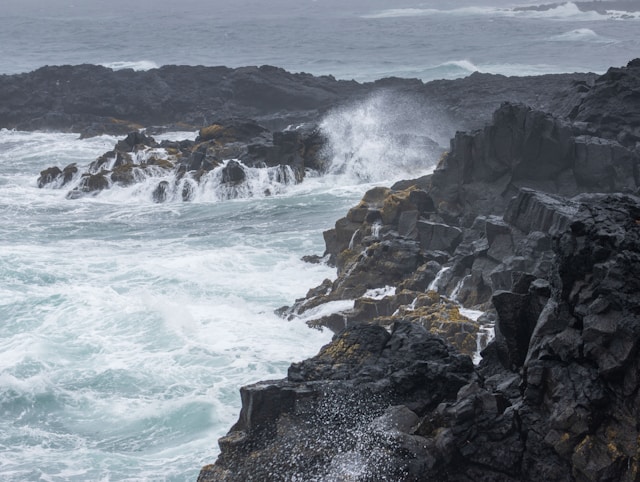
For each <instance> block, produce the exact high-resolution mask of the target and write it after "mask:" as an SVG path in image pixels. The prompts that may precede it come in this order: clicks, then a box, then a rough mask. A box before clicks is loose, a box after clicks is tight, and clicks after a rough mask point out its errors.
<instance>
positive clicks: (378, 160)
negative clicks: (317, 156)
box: [320, 91, 451, 182]
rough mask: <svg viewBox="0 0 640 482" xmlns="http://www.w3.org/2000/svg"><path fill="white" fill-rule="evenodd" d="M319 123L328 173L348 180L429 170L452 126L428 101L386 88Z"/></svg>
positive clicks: (382, 178) (381, 178) (404, 175)
mask: <svg viewBox="0 0 640 482" xmlns="http://www.w3.org/2000/svg"><path fill="white" fill-rule="evenodd" d="M320 128H321V130H322V132H323V133H324V135H325V136H326V138H327V141H328V142H327V147H326V151H325V152H326V153H327V157H328V158H329V159H331V164H330V167H329V168H328V174H332V175H336V176H341V177H343V178H345V179H347V180H349V181H352V182H380V181H387V182H388V181H394V180H398V179H402V178H407V177H416V176H419V175H423V174H426V173H429V172H431V171H432V170H433V168H434V166H435V164H436V162H437V160H438V158H439V156H440V154H441V153H442V151H443V148H442V147H441V146H440V144H439V143H442V145H444V144H445V143H446V142H448V139H449V137H450V134H451V132H450V129H448V128H447V127H446V126H445V125H444V123H442V122H440V121H439V120H438V119H436V116H435V115H434V114H432V113H431V112H430V110H429V109H428V106H424V105H420V104H419V103H417V102H416V100H415V99H413V98H411V96H406V95H399V94H397V93H393V92H390V91H387V92H380V93H377V94H375V95H372V96H371V97H369V98H368V99H366V100H364V101H361V102H358V103H356V104H353V105H351V106H348V107H343V108H339V109H336V110H334V111H332V112H331V113H329V114H328V115H327V116H326V117H325V118H324V120H323V121H322V123H321V124H320Z"/></svg>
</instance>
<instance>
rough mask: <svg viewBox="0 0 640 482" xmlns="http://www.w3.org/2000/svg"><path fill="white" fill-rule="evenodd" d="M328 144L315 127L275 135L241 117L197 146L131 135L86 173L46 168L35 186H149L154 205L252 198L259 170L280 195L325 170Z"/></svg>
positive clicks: (220, 125)
mask: <svg viewBox="0 0 640 482" xmlns="http://www.w3.org/2000/svg"><path fill="white" fill-rule="evenodd" d="M324 143H325V140H324V136H323V135H322V133H321V132H320V131H319V129H318V127H317V126H316V125H314V124H305V125H300V126H298V127H297V128H296V129H291V130H286V131H276V132H272V131H270V130H268V129H267V128H265V127H263V126H261V125H260V124H258V123H257V122H255V121H254V120H251V119H240V118H231V119H223V120H220V121H216V122H215V123H213V124H211V125H210V126H207V127H204V128H202V129H200V130H199V135H198V136H197V138H196V139H195V141H191V140H182V141H162V142H156V140H155V139H154V138H153V137H151V136H149V135H146V134H145V133H142V132H139V131H133V132H130V133H129V134H128V135H127V136H126V137H125V138H123V139H122V140H120V141H118V142H117V143H116V145H115V147H114V149H113V150H111V151H108V152H106V153H104V154H103V155H102V156H100V157H99V158H98V159H96V160H94V161H93V162H91V163H89V164H88V165H87V166H86V167H85V168H80V167H78V166H77V165H76V164H72V165H69V166H67V167H65V168H64V169H60V168H59V167H57V166H52V167H50V168H47V169H45V170H43V171H42V172H41V173H40V176H39V177H38V180H37V184H38V187H40V188H55V189H60V188H69V187H71V189H70V190H69V192H68V194H67V197H68V198H70V199H76V198H78V197H82V196H84V195H97V194H98V193H99V192H100V191H103V190H105V189H110V188H112V187H114V186H119V187H126V186H130V185H133V184H136V183H145V182H146V183H151V184H153V186H152V189H151V198H152V199H153V201H155V202H165V201H168V200H182V201H191V200H192V199H193V198H194V197H195V195H196V191H197V190H198V189H200V188H204V185H206V184H207V183H209V184H210V185H211V186H212V190H213V191H214V194H215V195H217V196H218V197H219V198H220V199H229V198H234V197H242V196H245V197H246V196H250V195H253V194H254V193H252V192H251V191H250V189H251V187H249V185H248V184H249V181H250V178H252V177H257V176H259V175H260V174H259V172H260V171H264V172H266V176H267V178H268V182H267V183H266V184H265V187H264V189H265V190H268V189H270V190H274V189H278V188H284V187H285V186H288V185H291V184H296V183H299V182H301V181H302V180H303V179H304V177H305V174H306V173H307V171H308V170H319V169H323V168H324V167H325V166H326V164H327V161H326V160H325V153H324V152H323V150H322V147H323V145H324ZM73 181H76V182H75V183H74V182H73ZM260 194H261V195H264V194H272V192H264V191H263V192H260Z"/></svg>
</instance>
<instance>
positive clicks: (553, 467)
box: [199, 194, 640, 481]
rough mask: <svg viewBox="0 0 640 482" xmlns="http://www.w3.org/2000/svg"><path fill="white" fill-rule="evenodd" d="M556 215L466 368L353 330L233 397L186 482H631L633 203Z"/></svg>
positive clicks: (399, 337)
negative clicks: (211, 454) (212, 457)
mask: <svg viewBox="0 0 640 482" xmlns="http://www.w3.org/2000/svg"><path fill="white" fill-rule="evenodd" d="M568 204H569V205H571V206H572V208H573V210H572V212H571V214H570V215H567V213H566V212H562V205H561V204H551V205H550V206H547V207H548V208H549V209H554V206H555V208H556V209H558V210H560V212H559V213H558V214H557V216H558V217H564V218H565V221H566V222H564V223H560V224H558V225H557V229H556V230H555V231H554V232H553V234H551V235H550V236H551V247H552V251H553V253H554V261H553V265H552V268H551V271H550V275H549V277H548V280H541V279H540V278H537V277H536V276H533V275H531V274H524V273H523V274H519V275H518V276H514V278H513V280H512V289H511V290H509V291H501V292H498V293H495V294H494V295H493V302H494V305H495V306H496V309H497V314H498V322H497V327H498V330H499V336H498V338H497V339H496V341H495V342H494V343H492V344H491V345H490V346H489V347H488V348H487V349H486V350H485V358H484V359H483V361H482V362H481V363H480V365H479V366H477V367H474V366H473V365H472V364H471V360H470V359H469V358H468V357H465V356H463V355H456V354H455V353H456V351H455V350H453V349H452V348H450V347H447V345H446V344H445V343H444V342H443V341H441V339H440V338H439V337H437V336H434V335H432V334H430V333H428V332H427V331H426V330H425V329H424V328H423V327H421V326H420V325H419V324H417V323H415V322H414V321H403V322H396V323H395V324H393V325H392V326H391V330H390V332H388V331H386V330H384V329H383V328H381V327H378V326H376V325H374V324H370V323H367V324H358V325H353V326H351V327H349V328H347V329H346V330H345V331H343V332H342V333H341V334H340V335H337V336H336V337H335V338H334V340H333V342H332V343H331V344H329V345H327V346H325V347H324V348H323V349H322V350H321V351H320V353H319V354H318V355H317V356H316V357H314V358H311V359H309V360H306V361H304V362H301V363H295V364H293V365H292V366H291V368H290V369H289V373H288V377H287V378H286V379H285V380H281V381H272V382H261V383H259V384H256V385H252V386H249V387H245V388H243V389H242V400H243V409H242V413H241V415H240V420H239V421H238V423H237V424H236V425H235V426H234V427H233V428H232V430H231V431H230V432H229V434H228V435H227V436H226V437H224V438H223V439H221V440H220V447H221V450H222V453H221V455H220V457H219V458H218V461H217V462H216V463H215V464H214V465H212V466H207V467H204V468H203V469H202V471H201V473H200V477H199V480H200V481H209V480H227V481H233V480H243V479H245V478H249V479H252V478H253V479H254V480H260V479H261V478H265V477H266V478H267V479H268V478H270V477H271V478H275V479H277V480H294V479H295V478H296V477H301V478H303V479H305V480H344V479H345V478H347V479H351V480H406V481H423V480H424V481H427V480H438V481H460V480H474V481H475V480H480V481H495V480H506V481H527V480H530V481H537V480H566V481H572V480H593V481H601V480H611V481H613V480H616V481H617V480H621V481H634V480H637V477H638V469H639V463H640V445H639V443H638V441H639V440H640V439H639V434H640V432H639V429H638V420H640V379H639V378H638V373H640V371H639V369H640V358H639V356H638V347H639V346H640V311H639V308H638V307H639V306H640V275H639V274H638V273H640V198H638V197H635V196H631V195H622V194H611V195H605V194H598V195H584V196H581V197H579V198H576V199H574V200H572V201H571V202H569V201H568ZM398 296H401V294H399V295H398Z"/></svg>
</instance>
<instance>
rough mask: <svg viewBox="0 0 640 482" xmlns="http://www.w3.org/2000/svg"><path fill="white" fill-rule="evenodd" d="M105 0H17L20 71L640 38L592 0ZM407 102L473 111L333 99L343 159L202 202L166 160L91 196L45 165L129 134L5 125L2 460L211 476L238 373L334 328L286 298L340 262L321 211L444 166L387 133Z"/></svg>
mask: <svg viewBox="0 0 640 482" xmlns="http://www.w3.org/2000/svg"><path fill="white" fill-rule="evenodd" d="M453 3H454V5H452V4H453ZM106 5H107V3H105V2H97V1H86V0H85V1H82V0H75V1H72V0H50V1H48V2H46V3H43V2H40V1H38V0H5V1H4V2H3V6H2V7H0V25H2V27H1V29H0V74H13V73H20V72H26V71H30V70H33V69H36V68H38V67H40V66H43V65H56V64H79V63H95V64H102V65H106V66H110V67H112V68H134V69H149V68H153V67H156V66H160V65H164V64H191V65H196V64H202V65H227V66H230V67H237V66H242V65H263V64H271V65H276V66H279V67H284V68H286V69H288V70H291V71H293V72H300V71H304V72H309V73H312V74H317V75H320V74H330V75H334V76H335V77H337V78H341V79H351V78H353V79H356V80H359V81H368V80H374V79H377V78H381V77H384V76H398V77H417V78H420V79H423V80H425V81H428V80H432V79H436V78H456V77H461V76H465V75H468V74H469V73H471V72H473V71H476V70H479V71H482V72H491V73H500V74H505V75H532V74H541V73H553V72H573V71H593V72H598V73H601V72H604V71H605V70H606V68H607V67H609V66H612V65H613V66H621V65H624V64H626V63H627V62H628V61H629V60H631V59H632V58H633V57H637V56H638V55H639V54H640V48H639V47H640V36H638V31H640V14H639V13H637V12H620V11H609V12H605V13H597V12H593V11H591V12H584V11H581V10H579V9H578V8H577V6H576V5H575V4H572V3H566V4H562V5H558V6H556V7H553V8H549V9H545V10H525V11H523V10H518V9H516V8H514V7H516V6H523V5H530V3H529V2H515V1H513V2H507V1H494V2H491V1H478V2H472V1H469V2H444V1H433V2H428V1H426V2H417V1H404V2H393V4H392V2H388V1H381V0H370V1H354V2H344V1H341V2H338V1H337V0H308V1H293V0H273V1H269V2H266V1H259V0H241V1H235V2H231V1H229V2H220V1H214V2H205V1H203V0H181V1H179V2H178V1H169V0H163V1H153V2H152V1H151V0H140V1H137V2H125V1H123V0H113V1H111V2H108V6H106ZM639 10H640V9H639ZM399 119H400V120H399ZM407 120H408V121H409V122H407ZM398 122H401V123H402V124H403V125H405V126H406V125H411V126H412V128H414V129H415V130H416V133H417V132H422V133H424V132H430V131H431V130H433V131H434V132H435V131H437V132H438V136H435V137H436V140H438V142H440V143H442V144H443V145H446V143H447V140H448V137H450V136H452V135H453V133H454V132H455V128H456V126H455V125H448V124H447V120H446V119H430V118H425V116H424V115H421V113H420V112H415V111H412V110H411V109H410V108H409V107H407V106H406V103H403V102H400V101H398V100H397V99H381V98H374V99H370V100H369V101H367V102H364V103H362V104H360V105H356V106H353V108H351V109H346V110H342V111H340V112H335V113H331V114H330V115H328V116H327V118H325V119H324V120H323V122H322V126H323V129H324V130H325V133H326V134H327V135H328V137H329V139H330V140H331V142H332V145H333V147H334V153H335V157H336V161H335V169H334V170H333V171H332V172H330V173H329V174H328V175H326V176H310V177H308V179H307V180H305V181H304V182H303V183H302V184H300V185H277V186H274V185H271V184H270V183H272V181H271V180H269V179H262V180H260V182H257V183H256V184H255V185H253V186H252V187H251V189H248V190H247V191H246V192H245V193H244V194H245V197H242V198H238V199H225V198H223V197H220V196H218V195H217V194H216V191H215V186H211V185H210V186H209V187H204V188H202V189H201V190H200V191H199V192H198V193H197V195H196V196H195V199H194V200H193V201H192V202H181V201H179V200H175V201H174V200H169V202H166V203H163V204H155V203H153V201H152V197H151V190H152V188H151V184H150V183H145V182H142V183H140V184H137V185H135V186H132V187H128V188H118V189H111V190H108V191H104V192H102V193H100V194H99V195H98V196H95V197H85V198H80V199H74V200H70V199H66V197H65V194H66V189H64V190H60V189H50V188H45V189H39V188H38V187H37V183H36V180H37V178H38V174H39V172H40V171H41V170H43V169H45V168H47V167H49V166H52V165H57V166H59V167H64V166H66V165H67V164H69V163H71V162H76V163H78V164H79V165H87V164H88V163H90V162H91V161H93V160H94V159H95V158H96V157H98V156H99V155H101V154H102V153H104V152H105V151H108V150H110V149H112V148H113V145H114V144H115V142H116V141H117V138H115V137H111V136H101V137H94V138H90V139H79V136H78V135H77V134H68V133H67V134H61V133H51V132H17V131H8V130H0V415H1V416H0V480H3V481H5V480H6V481H36V480H38V481H67V480H69V481H88V480H90V481H94V480H95V481H121V480H130V481H133V480H136V481H137V480H144V481H147V480H149V481H151V480H153V481H162V480H167V481H186V480H195V479H196V477H197V474H198V471H199V469H200V466H201V465H203V464H206V463H212V462H213V461H214V460H215V458H216V456H217V453H218V447H217V442H216V441H217V439H218V438H219V437H220V436H222V435H224V434H225V433H226V431H227V430H228V429H229V428H230V427H231V425H232V424H233V423H234V422H235V420H236V419H237V416H238V413H239V409H240V398H239V392H238V389H239V387H240V386H242V385H246V384H249V383H252V382H255V381H258V380H264V379H276V378H281V377H283V376H284V375H285V374H286V369H287V367H288V365H289V364H290V363H291V362H293V361H297V360H301V359H304V358H306V357H309V356H312V355H313V354H315V353H316V352H317V351H318V349H319V348H320V346H322V345H323V344H324V343H326V342H328V341H329V340H330V338H331V333H329V332H327V331H318V330H312V329H310V328H308V327H307V326H306V325H305V324H304V323H303V321H302V320H294V321H290V322H288V321H284V320H282V319H280V318H279V317H277V316H276V315H275V314H274V310H275V309H276V308H278V307H280V306H282V305H286V304H291V303H292V302H293V301H294V300H295V299H296V298H299V297H302V296H304V295H305V293H306V291H307V290H308V289H309V288H312V287H314V286H316V285H318V284H319V283H320V282H322V280H323V279H325V278H332V277H333V276H334V270H333V269H331V268H329V267H327V266H325V265H322V264H315V265H314V264H307V263H304V262H303V261H301V257H302V256H303V255H306V254H322V252H323V250H324V243H323V238H322V231H324V230H326V229H328V228H330V227H332V226H333V223H334V222H335V220H337V219H338V218H340V217H342V216H343V215H344V214H345V213H346V211H347V210H348V209H349V208H350V207H351V206H353V205H354V204H356V203H357V202H358V200H359V199H360V197H361V196H362V194H363V193H364V192H365V191H366V190H367V189H368V188H370V187H372V186H374V185H380V184H383V185H388V184H389V183H390V182H392V181H393V180H396V179H401V178H407V177H414V176H418V175H421V174H424V173H428V172H430V170H432V169H433V166H434V163H435V162H436V160H435V159H425V158H424V157H423V156H422V155H421V153H420V152H419V150H417V149H416V148H412V146H403V148H402V149H399V148H398V146H397V145H393V144H392V141H391V140H390V139H389V138H388V137H387V136H386V134H385V133H387V132H389V131H390V130H391V128H392V127H393V126H394V125H395V124H394V123H398ZM443 126H445V127H444V128H443ZM347 132H348V133H349V135H346V133H347ZM195 135H196V133H194V132H174V133H166V134H163V135H162V136H157V137H156V139H158V140H160V139H163V138H164V139H184V138H191V139H193V138H195ZM345 154H349V156H347V157H348V158H349V161H348V162H346V163H345V162H344V159H345ZM267 188H268V189H269V190H270V191H271V192H275V193H276V195H271V196H267V195H265V190H266V189H267Z"/></svg>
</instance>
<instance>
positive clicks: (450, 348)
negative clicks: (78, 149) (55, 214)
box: [0, 60, 640, 482]
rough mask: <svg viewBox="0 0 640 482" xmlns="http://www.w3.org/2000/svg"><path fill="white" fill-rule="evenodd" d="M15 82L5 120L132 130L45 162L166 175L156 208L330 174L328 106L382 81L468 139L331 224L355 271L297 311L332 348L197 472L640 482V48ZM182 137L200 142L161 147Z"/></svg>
mask: <svg viewBox="0 0 640 482" xmlns="http://www.w3.org/2000/svg"><path fill="white" fill-rule="evenodd" d="M0 87H1V88H0V92H2V94H1V95H3V96H4V97H3V102H2V107H0V127H7V128H19V129H52V130H63V131H71V132H78V133H80V135H81V136H84V137H87V136H93V135H99V134H102V133H112V134H123V135H124V134H126V137H124V138H123V139H122V140H120V141H119V142H117V143H116V145H115V146H114V148H113V149H112V150H110V151H108V152H106V153H105V154H104V155H102V156H100V157H99V158H97V159H95V160H94V161H93V162H91V163H90V164H89V165H88V166H86V167H82V166H77V165H75V164H73V165H68V166H66V167H62V166H60V167H58V166H53V167H50V168H48V169H45V170H43V171H42V172H41V173H40V177H39V178H38V180H37V184H38V186H39V187H41V188H65V189H68V190H69V191H68V193H67V198H68V199H70V200H71V201H73V200H74V199H77V198H79V197H81V196H85V195H99V193H100V192H102V191H104V190H106V189H109V188H111V187H113V186H129V185H132V184H135V183H139V182H141V180H142V179H149V178H152V179H153V180H154V184H153V190H152V192H151V196H152V199H153V200H154V201H155V202H168V201H176V200H177V201H183V202H189V201H191V200H193V196H194V193H195V192H196V190H197V189H198V188H199V186H202V184H204V183H213V182H214V181H215V183H216V186H215V187H216V193H217V195H218V198H217V199H229V198H232V197H236V196H243V195H246V193H247V191H246V190H245V188H246V186H247V185H248V180H249V179H250V178H251V176H253V175H254V174H256V173H258V172H259V173H260V175H262V174H264V173H265V172H266V173H267V174H268V175H267V176H266V177H268V178H269V179H270V183H269V187H268V189H265V188H264V187H263V186H262V185H260V187H259V188H260V189H262V191H263V192H262V194H265V193H266V194H273V193H278V192H279V191H278V189H279V188H280V187H282V188H283V189H284V187H286V186H287V185H289V184H294V183H299V182H304V179H305V176H307V175H308V173H309V172H313V173H314V175H315V174H316V173H317V174H318V175H322V174H323V173H325V172H326V170H327V168H328V162H329V160H328V158H327V156H326V151H325V148H326V138H325V137H324V136H323V133H322V130H321V129H319V126H318V124H319V119H320V117H321V116H322V115H323V114H325V113H329V112H331V110H332V109H335V108H339V107H341V106H343V105H345V104H348V103H349V102H358V101H362V100H363V99H366V98H368V97H370V96H371V95H374V94H376V93H380V92H384V93H385V94H387V95H390V96H391V97H392V98H393V96H396V95H397V96H405V97H406V96H408V98H410V99H412V102H413V101H415V102H413V103H414V107H415V108H416V109H426V110H427V111H428V112H429V114H430V115H434V116H436V117H437V116H441V117H443V118H446V119H448V120H449V121H450V124H451V125H452V126H455V128H456V129H458V132H457V133H455V135H453V138H452V139H451V141H450V145H449V148H448V149H446V148H444V147H443V146H441V145H438V143H437V142H435V141H434V139H433V138H432V137H430V135H431V134H432V133H430V132H426V133H424V136H420V139H419V141H420V145H421V146H424V148H425V149H429V155H428V156H427V155H425V159H426V158H427V157H433V155H434V154H435V153H437V154H438V155H439V156H440V161H439V163H438V165H437V167H436V169H435V171H434V172H433V174H431V175H428V176H424V177H421V178H418V179H408V180H405V181H400V182H397V183H395V184H394V185H392V186H388V187H377V188H374V189H372V190H370V191H369V192H367V193H366V194H365V195H364V197H363V199H362V201H361V202H360V203H359V204H358V205H356V206H354V207H353V208H352V209H350V210H349V211H348V212H347V213H346V214H345V216H344V217H343V218H341V219H339V220H337V221H336V223H335V226H334V227H333V228H331V229H328V230H327V231H326V232H325V233H324V240H325V245H326V249H325V252H324V253H319V254H316V255H312V256H309V257H308V258H307V260H309V261H311V262H327V263H329V264H331V265H334V266H335V267H336V271H337V272H336V278H335V279H334V280H325V281H324V282H323V283H322V284H321V285H319V286H317V287H313V288H311V289H310V290H309V292H308V294H307V296H306V297H304V298H302V299H299V300H296V301H295V302H294V303H293V304H292V305H291V306H285V307H282V308H280V309H279V310H278V313H279V314H280V315H281V316H283V317H284V318H286V319H289V320H291V322H294V323H296V322H298V323H302V322H306V323H307V324H309V325H310V326H312V327H326V328H329V329H331V330H333V331H334V332H335V337H334V339H333V341H332V342H331V343H330V344H328V345H326V346H325V347H323V348H322V349H321V350H320V352H319V353H318V355H316V356H315V357H313V358H311V359H308V360H305V361H302V362H299V363H294V364H293V365H291V367H290V368H289V371H288V375H287V377H286V378H285V379H282V380H272V381H262V382H258V383H255V384H253V385H249V386H247V387H243V388H241V390H240V396H241V400H242V410H241V413H240V416H239V420H238V421H237V423H236V424H235V425H234V426H233V427H231V429H230V431H229V433H228V434H227V435H226V436H225V437H223V438H222V439H220V441H219V444H220V449H221V453H220V456H219V457H218V460H217V461H216V462H215V463H214V464H213V465H207V466H205V467H203V468H202V470H201V473H200V476H199V480H200V481H202V482H206V481H236V480H238V481H239V480H323V481H324V480H327V481H330V480H394V481H395V480H407V481H420V480H436V481H440V480H441V481H458V480H459V481H462V480H474V481H475V480H486V481H490V480H491V481H493V480H505V481H520V480H567V481H569V480H611V481H614V480H615V481H618V480H624V481H632V480H637V479H638V476H639V475H638V471H639V467H638V465H639V463H640V462H639V457H640V448H639V446H640V438H639V433H640V429H639V422H638V421H639V420H640V418H639V415H640V414H639V413H638V406H640V398H639V397H640V395H639V390H638V388H639V382H638V379H637V374H638V372H639V369H640V366H639V358H638V344H639V343H638V340H639V336H640V320H638V313H639V308H638V307H639V306H640V304H639V301H640V299H638V296H639V293H640V289H639V288H640V286H639V283H640V282H639V279H638V274H637V273H638V272H640V271H639V269H640V255H639V254H638V253H640V233H639V231H638V230H639V229H640V227H639V226H640V198H639V197H638V194H639V188H640V168H639V165H640V147H639V146H640V96H639V94H638V93H639V92H640V60H634V61H632V62H630V63H629V64H628V65H627V66H626V67H622V68H612V69H610V70H609V71H608V72H607V73H606V74H604V75H602V76H599V77H598V76H595V75H593V74H563V75H548V76H540V77H522V78H517V77H511V78H507V77H502V76H497V75H489V74H480V73H475V74H473V75H471V76H469V77H467V78H465V79H458V80H454V81H434V82H429V83H426V84H425V83H422V82H421V81H418V80H406V79H382V80H380V81H377V82H374V83H370V84H358V83H356V82H347V81H337V80H335V79H333V78H331V77H321V78H316V77H313V76H310V75H307V74H290V73H288V72H285V71H283V70H281V69H277V68H273V67H259V68H257V67H249V68H242V69H227V68H208V67H207V68H205V67H176V66H169V67H162V68H160V69H153V70H151V71H148V72H133V71H119V72H115V71H112V70H110V69H105V68H102V67H96V66H86V65H85V66H65V67H45V68H42V69H39V70H38V71H36V72H32V73H30V74H21V75H17V76H1V77H0ZM25 92H33V95H32V96H31V95H30V96H27V95H25ZM291 124H293V125H291ZM168 129H194V130H196V129H197V130H198V136H197V138H196V139H195V140H183V141H162V142H157V141H156V140H155V139H154V138H153V137H152V136H153V133H154V132H163V131H165V130H168ZM392 134H394V135H396V137H397V138H398V139H400V141H402V139H406V136H405V134H404V133H402V132H396V133H392ZM425 152H426V151H425ZM212 443H213V441H212Z"/></svg>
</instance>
